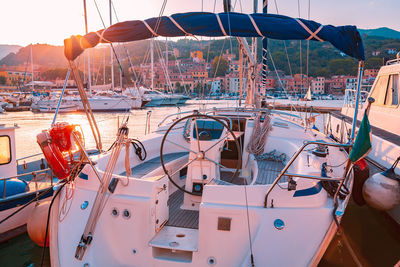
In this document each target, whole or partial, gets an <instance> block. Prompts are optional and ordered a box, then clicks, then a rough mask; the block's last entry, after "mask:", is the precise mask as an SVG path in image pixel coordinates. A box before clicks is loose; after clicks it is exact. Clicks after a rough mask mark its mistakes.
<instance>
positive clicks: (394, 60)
mask: <svg viewBox="0 0 400 267" xmlns="http://www.w3.org/2000/svg"><path fill="white" fill-rule="evenodd" d="M397 63H400V52H397V54H396V58H395V59H391V60H388V61H386V66H388V65H392V64H397Z"/></svg>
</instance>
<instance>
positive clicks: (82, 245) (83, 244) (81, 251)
mask: <svg viewBox="0 0 400 267" xmlns="http://www.w3.org/2000/svg"><path fill="white" fill-rule="evenodd" d="M92 240H93V236H92V235H91V234H88V236H87V237H86V238H85V237H84V235H82V237H81V240H80V241H79V244H78V246H77V247H76V250H75V258H76V259H77V260H80V261H81V260H82V258H83V255H85V251H86V248H87V246H88V245H90V243H91V242H92Z"/></svg>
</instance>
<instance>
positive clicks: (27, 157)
mask: <svg viewBox="0 0 400 267" xmlns="http://www.w3.org/2000/svg"><path fill="white" fill-rule="evenodd" d="M40 155H43V153H41V152H40V153H36V154H33V155H29V156H26V157H22V158H19V159H16V161H17V163H18V161H21V160H24V159H29V158H33V157H37V156H40Z"/></svg>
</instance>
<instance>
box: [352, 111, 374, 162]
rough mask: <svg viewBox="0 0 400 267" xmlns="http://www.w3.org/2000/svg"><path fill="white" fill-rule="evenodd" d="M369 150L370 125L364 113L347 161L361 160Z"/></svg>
mask: <svg viewBox="0 0 400 267" xmlns="http://www.w3.org/2000/svg"><path fill="white" fill-rule="evenodd" d="M371 149H372V145H371V125H370V124H369V120H368V115H367V113H366V112H365V113H364V117H363V119H362V121H361V124H360V128H359V129H358V133H357V136H356V140H355V141H354V145H353V148H352V150H351V151H350V155H349V159H350V160H351V161H352V162H357V161H359V160H361V159H363V158H364V157H365V156H366V155H367V154H368V153H369V152H370V151H371Z"/></svg>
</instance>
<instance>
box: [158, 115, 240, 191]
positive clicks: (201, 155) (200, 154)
mask: <svg viewBox="0 0 400 267" xmlns="http://www.w3.org/2000/svg"><path fill="white" fill-rule="evenodd" d="M199 118H201V119H210V120H214V121H216V122H218V123H220V124H221V125H222V126H223V127H224V128H226V129H227V133H226V134H225V136H224V137H223V138H220V139H219V140H218V141H217V142H215V143H213V144H212V145H211V146H210V147H208V148H207V149H205V150H200V141H199V139H203V138H204V139H203V140H210V139H209V138H211V136H210V133H208V132H204V131H202V132H200V133H199V131H198V126H197V119H199ZM189 119H191V120H192V121H194V126H195V131H196V136H197V138H196V140H197V151H193V150H192V149H191V148H187V147H185V146H183V145H181V144H178V143H175V142H172V141H170V140H168V139H167V136H168V134H169V133H170V132H171V131H172V130H173V129H174V127H175V126H176V125H177V124H179V123H181V122H182V121H185V120H189ZM229 135H231V137H232V138H233V140H234V142H235V145H236V149H237V151H238V162H237V165H236V169H235V172H234V173H233V174H232V177H231V180H230V182H232V181H233V179H234V178H235V177H236V176H237V175H238V173H239V169H240V167H241V165H242V154H241V147H240V144H239V141H238V139H237V138H236V136H235V134H234V133H233V131H232V130H231V129H230V128H229V127H228V126H227V124H226V122H224V121H222V120H220V119H218V118H215V117H212V116H209V115H205V114H192V115H188V116H185V117H182V118H180V119H178V120H176V121H174V123H172V125H171V126H170V127H169V128H168V130H167V131H166V132H165V134H164V136H163V139H162V141H161V147H160V160H161V166H162V168H163V170H164V173H165V174H166V175H167V176H168V179H169V180H170V181H171V183H172V184H173V185H174V186H176V187H177V188H178V189H179V190H181V191H183V192H185V193H187V194H190V195H194V196H199V195H200V193H194V192H190V191H188V190H186V189H184V188H183V187H181V186H179V185H178V184H177V183H176V182H175V181H174V180H173V179H172V176H174V175H175V174H176V173H178V172H179V171H181V170H182V169H184V168H186V167H188V166H189V165H190V164H192V163H193V162H195V161H197V160H200V170H201V172H202V173H201V177H203V170H202V164H201V160H208V161H210V162H212V163H214V164H215V165H217V166H219V167H221V168H226V167H225V166H223V165H222V164H220V163H218V162H216V161H214V160H212V159H210V158H209V157H207V152H208V151H209V150H211V149H212V148H213V147H215V146H216V145H217V144H219V143H221V142H222V141H225V140H226V138H227V137H228V136H229ZM182 140H183V139H182ZM165 142H168V143H171V144H173V145H176V146H178V147H180V148H183V149H184V150H186V151H188V152H192V153H194V154H195V155H196V157H195V158H194V159H192V160H189V161H188V162H187V163H186V164H184V165H183V166H182V167H180V168H179V169H178V170H176V171H174V172H173V173H171V174H170V173H169V172H168V170H167V168H166V167H165V164H164V153H163V149H164V144H165Z"/></svg>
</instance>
